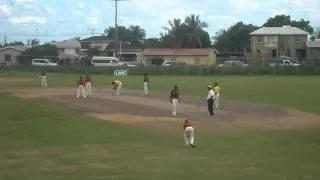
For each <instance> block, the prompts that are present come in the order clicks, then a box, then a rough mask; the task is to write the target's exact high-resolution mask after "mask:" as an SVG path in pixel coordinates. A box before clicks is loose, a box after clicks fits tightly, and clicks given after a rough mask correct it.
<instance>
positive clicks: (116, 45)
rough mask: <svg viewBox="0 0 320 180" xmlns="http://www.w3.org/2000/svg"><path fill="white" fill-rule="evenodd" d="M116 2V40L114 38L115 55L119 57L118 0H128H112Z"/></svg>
mask: <svg viewBox="0 0 320 180" xmlns="http://www.w3.org/2000/svg"><path fill="white" fill-rule="evenodd" d="M112 1H114V3H115V14H114V24H115V40H114V56H115V57H118V41H119V37H118V36H119V35H118V1H126V0H112Z"/></svg>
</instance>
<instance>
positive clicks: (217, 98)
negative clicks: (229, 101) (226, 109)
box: [214, 95, 220, 108]
mask: <svg viewBox="0 0 320 180" xmlns="http://www.w3.org/2000/svg"><path fill="white" fill-rule="evenodd" d="M219 99H220V95H217V96H216V98H215V99H214V104H215V108H219Z"/></svg>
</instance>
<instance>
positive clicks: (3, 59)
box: [0, 46, 27, 66]
mask: <svg viewBox="0 0 320 180" xmlns="http://www.w3.org/2000/svg"><path fill="white" fill-rule="evenodd" d="M26 49H27V47H26V46H7V47H3V48H0V65H2V66H11V65H17V64H18V57H19V56H20V55H21V54H22V53H23V52H24V51H25V50H26Z"/></svg>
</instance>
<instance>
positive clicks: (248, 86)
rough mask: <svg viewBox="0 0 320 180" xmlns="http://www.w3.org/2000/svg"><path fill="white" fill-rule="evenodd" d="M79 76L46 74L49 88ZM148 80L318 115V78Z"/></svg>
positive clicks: (101, 82) (99, 82) (130, 83)
mask: <svg viewBox="0 0 320 180" xmlns="http://www.w3.org/2000/svg"><path fill="white" fill-rule="evenodd" d="M38 75H39V74H37V73H34V72H33V73H32V72H15V71H2V72H1V71H0V77H28V78H30V77H31V78H34V79H35V81H34V82H24V83H20V84H17V83H15V82H12V83H8V82H6V84H7V85H6V86H5V87H4V86H2V87H0V89H1V88H2V89H3V88H17V87H19V88H21V87H36V86H38V85H39V80H37V79H36V77H37V76H38ZM79 76H80V74H48V82H49V86H51V87H52V86H70V87H74V86H75V82H76V80H77V79H78V78H79ZM93 78H94V83H93V86H110V84H111V81H112V80H113V79H114V77H112V76H103V75H97V76H94V77H93ZM119 79H120V80H122V81H123V82H124V88H130V89H142V88H143V85H142V77H140V76H128V77H119ZM150 79H151V86H150V88H151V91H167V92H169V91H170V90H171V88H172V87H173V85H174V84H178V85H179V87H180V90H181V93H182V98H183V96H186V95H187V94H190V95H196V96H206V93H207V89H206V86H207V85H208V83H209V82H210V81H214V80H216V81H218V82H219V83H220V84H221V87H222V88H223V96H222V99H224V98H225V99H228V100H238V101H244V102H253V103H263V104H270V105H278V106H282V107H289V108H295V109H300V110H303V111H309V112H316V113H320V96H319V89H320V77H319V76H314V77H310V76H282V77H281V76H217V77H214V76H213V77H209V76H198V77H197V76H155V77H150Z"/></svg>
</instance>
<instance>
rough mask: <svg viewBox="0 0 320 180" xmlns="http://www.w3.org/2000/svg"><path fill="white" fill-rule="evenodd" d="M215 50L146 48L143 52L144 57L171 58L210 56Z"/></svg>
mask: <svg viewBox="0 0 320 180" xmlns="http://www.w3.org/2000/svg"><path fill="white" fill-rule="evenodd" d="M212 51H214V50H213V49H210V48H194V49H191V48H190V49H189V48H179V49H175V48H146V49H144V50H143V55H154V56H157V55H160V56H164V55H169V56H172V55H174V56H177V55H183V56H208V55H209V54H210V53H211V52H212Z"/></svg>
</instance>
